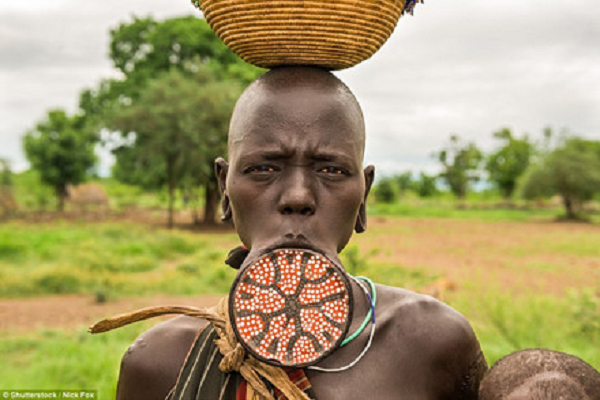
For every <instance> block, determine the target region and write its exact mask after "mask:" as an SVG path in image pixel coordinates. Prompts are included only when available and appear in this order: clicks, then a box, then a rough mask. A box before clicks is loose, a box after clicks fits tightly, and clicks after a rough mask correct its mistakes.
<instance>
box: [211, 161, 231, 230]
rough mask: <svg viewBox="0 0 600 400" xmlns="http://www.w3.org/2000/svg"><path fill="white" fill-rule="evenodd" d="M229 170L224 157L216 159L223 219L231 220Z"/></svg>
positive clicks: (216, 173)
mask: <svg viewBox="0 0 600 400" xmlns="http://www.w3.org/2000/svg"><path fill="white" fill-rule="evenodd" d="M228 172H229V164H227V161H225V160H224V159H223V158H221V157H219V158H217V159H216V160H215V175H216V176H217V182H218V183H219V191H220V192H221V213H222V214H223V215H222V216H221V221H229V220H230V219H231V216H232V214H231V205H230V203H229V195H228V194H227V173H228Z"/></svg>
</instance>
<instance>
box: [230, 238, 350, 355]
mask: <svg viewBox="0 0 600 400" xmlns="http://www.w3.org/2000/svg"><path fill="white" fill-rule="evenodd" d="M343 279H344V278H343V277H342V276H341V273H340V272H338V271H337V269H335V268H334V267H333V266H332V264H331V263H330V262H329V261H328V260H327V259H326V258H325V257H323V256H321V255H320V254H317V253H313V252H306V251H304V250H299V249H284V250H277V251H275V252H273V253H271V254H268V255H266V256H263V257H261V258H260V259H259V260H258V261H256V262H255V263H254V264H252V265H251V266H250V267H248V268H247V269H246V271H245V272H244V274H243V276H241V277H240V278H239V279H238V281H237V285H236V286H235V288H234V292H233V296H234V297H233V304H232V305H233V313H232V316H233V322H234V324H235V330H236V331H237V334H238V339H240V341H242V342H243V343H244V344H245V345H246V347H247V348H250V349H251V350H252V352H253V353H255V355H256V356H258V358H259V359H262V360H265V361H269V360H273V361H276V362H278V363H280V364H281V365H283V366H298V365H309V364H311V363H314V362H316V361H318V360H319V359H320V358H321V357H322V356H323V355H324V354H326V353H328V352H329V351H330V350H332V348H333V346H335V345H336V344H337V343H338V342H339V341H340V340H341V338H342V336H343V335H344V333H345V330H346V329H345V328H346V326H347V324H348V323H349V321H348V319H349V314H350V304H349V303H350V300H349V298H350V297H349V294H348V291H347V288H346V285H345V283H344V280H343Z"/></svg>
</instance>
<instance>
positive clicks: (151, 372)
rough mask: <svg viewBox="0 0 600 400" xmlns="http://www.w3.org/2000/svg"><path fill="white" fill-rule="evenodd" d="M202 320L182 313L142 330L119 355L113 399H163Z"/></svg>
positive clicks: (203, 322)
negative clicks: (118, 368)
mask: <svg viewBox="0 0 600 400" xmlns="http://www.w3.org/2000/svg"><path fill="white" fill-rule="evenodd" d="M205 325H206V321H203V320H200V319H197V318H190V317H185V316H180V317H176V318H173V319H170V320H168V321H165V322H162V323H160V324H158V325H156V326H154V327H152V328H150V329H148V330H147V331H146V332H144V333H142V334H141V335H140V336H139V337H138V338H137V339H136V340H135V341H134V342H133V344H132V345H131V346H130V347H129V349H128V350H127V352H126V353H125V354H124V355H123V359H122V361H121V372H120V374H119V383H118V386H117V400H136V399H144V400H154V399H157V400H158V399H160V400H164V398H165V396H166V395H167V394H168V392H169V390H171V388H172V387H173V386H174V385H175V381H176V380H177V376H178V374H179V370H180V369H181V366H182V365H183V362H184V361H185V357H186V356H187V353H188V351H189V349H190V347H191V346H192V344H193V342H194V340H195V338H196V336H197V334H198V332H200V331H201V330H202V328H203V327H204V326H205Z"/></svg>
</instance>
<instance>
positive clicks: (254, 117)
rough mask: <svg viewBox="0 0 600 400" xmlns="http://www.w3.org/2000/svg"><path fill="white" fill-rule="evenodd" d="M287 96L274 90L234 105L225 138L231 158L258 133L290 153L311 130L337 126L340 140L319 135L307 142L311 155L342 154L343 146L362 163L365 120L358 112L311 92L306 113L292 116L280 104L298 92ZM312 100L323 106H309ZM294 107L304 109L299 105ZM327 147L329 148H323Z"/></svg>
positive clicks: (340, 100) (295, 100) (289, 100)
mask: <svg viewBox="0 0 600 400" xmlns="http://www.w3.org/2000/svg"><path fill="white" fill-rule="evenodd" d="M291 94H293V93H291ZM288 95H289V94H287V93H286V94H282V93H275V94H274V95H273V96H268V97H266V98H262V99H256V98H254V97H255V96H250V98H249V101H247V102H244V103H242V104H240V105H239V107H236V111H235V112H234V114H235V115H234V117H233V118H232V123H231V129H230V134H229V141H228V145H229V155H230V158H231V157H233V155H234V154H235V153H237V149H238V148H239V146H241V145H243V143H244V142H246V141H249V142H254V141H256V140H257V139H256V138H258V140H260V139H261V135H265V134H267V139H265V142H268V143H274V144H275V146H276V147H277V148H278V149H280V151H282V152H285V153H290V154H291V153H293V152H294V150H295V149H296V147H298V141H299V140H301V139H302V137H303V136H304V135H305V134H308V132H310V131H311V129H323V131H324V132H327V131H328V130H330V129H336V128H337V129H340V130H342V131H343V132H344V135H343V140H341V141H340V140H339V139H328V136H327V135H321V136H320V137H319V138H318V142H316V143H308V146H307V147H306V149H307V151H308V152H309V153H312V154H325V153H331V154H335V153H337V154H344V153H345V152H344V151H343V150H341V148H342V147H343V148H346V149H348V150H350V151H351V153H352V154H353V155H354V156H356V157H358V161H359V163H361V162H362V159H363V156H364V122H363V120H362V117H361V114H360V113H357V112H356V110H355V109H353V108H352V107H348V105H347V104H346V102H345V101H344V100H343V99H332V98H331V97H330V96H328V95H327V94H325V93H316V94H315V93H311V95H310V96H307V100H306V103H307V106H306V107H305V108H304V109H305V110H306V112H298V113H296V114H295V115H293V118H292V116H289V115H288V112H287V111H286V110H285V109H282V107H279V105H280V104H282V102H286V103H287V104H289V102H298V101H297V99H296V98H294V97H295V96H297V95H298V93H296V94H294V96H293V97H291V98H288ZM315 102H317V103H318V102H322V103H323V107H321V108H316V109H315V108H314V107H313V108H312V109H311V107H310V105H313V104H314V103H315ZM300 103H302V102H300ZM294 105H295V104H294ZM296 109H297V110H303V107H302V104H299V106H298V108H296ZM321 126H322V127H321ZM255 137H256V138H255ZM251 138H252V139H251ZM333 140H335V142H333ZM265 144H266V143H265ZM328 148H329V149H330V150H326V149H328Z"/></svg>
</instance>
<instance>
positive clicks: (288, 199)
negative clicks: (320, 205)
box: [278, 167, 316, 216]
mask: <svg viewBox="0 0 600 400" xmlns="http://www.w3.org/2000/svg"><path fill="white" fill-rule="evenodd" d="M314 184H315V182H314V178H312V177H311V176H310V173H309V171H303V170H302V168H300V167H297V168H291V169H289V170H288V171H287V173H286V179H285V182H284V184H283V185H282V193H281V196H280V199H279V204H278V210H279V212H280V213H282V214H284V215H293V214H297V215H304V216H310V215H313V214H314V213H315V210H316V196H315V189H314Z"/></svg>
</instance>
